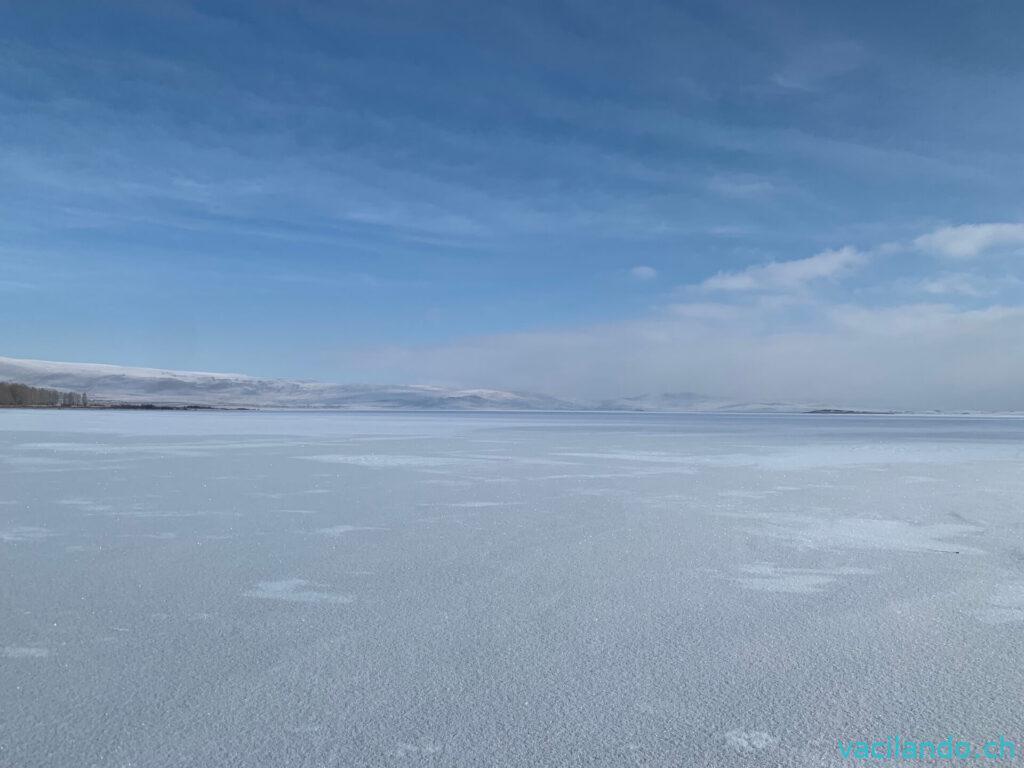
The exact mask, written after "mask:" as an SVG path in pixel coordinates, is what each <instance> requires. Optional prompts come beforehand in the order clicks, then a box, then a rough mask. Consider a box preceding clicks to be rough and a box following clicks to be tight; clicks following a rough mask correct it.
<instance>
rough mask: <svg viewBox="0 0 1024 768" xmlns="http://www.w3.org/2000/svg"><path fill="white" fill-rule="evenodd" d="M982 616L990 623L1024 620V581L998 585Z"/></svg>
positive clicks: (1008, 622)
mask: <svg viewBox="0 0 1024 768" xmlns="http://www.w3.org/2000/svg"><path fill="white" fill-rule="evenodd" d="M981 617H982V619H983V620H984V621H986V622H987V623H989V624H1010V623H1019V622H1024V582H1019V581H1018V582H1011V583H1008V584H1000V585H998V586H997V587H996V589H995V592H993V593H992V596H991V597H990V598H989V600H988V607H987V608H984V609H983V610H982V611H981Z"/></svg>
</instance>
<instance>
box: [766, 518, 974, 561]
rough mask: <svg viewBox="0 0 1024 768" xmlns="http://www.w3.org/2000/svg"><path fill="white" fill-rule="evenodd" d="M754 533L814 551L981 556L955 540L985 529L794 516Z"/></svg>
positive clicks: (872, 519) (777, 521) (894, 521)
mask: <svg viewBox="0 0 1024 768" xmlns="http://www.w3.org/2000/svg"><path fill="white" fill-rule="evenodd" d="M750 532H751V533H755V534H760V535H765V536H770V537H773V538H778V539H785V540H788V541H790V542H792V543H794V544H796V545H799V546H803V547H808V548H812V549H882V550H897V551H901V552H947V553H960V554H978V553H979V552H980V550H978V549H974V548H972V547H968V546H966V545H964V544H959V543H956V542H955V541H951V540H955V539H959V538H962V537H965V536H970V535H972V534H977V533H980V532H981V529H980V528H978V527H977V526H974V525H960V524H955V523H933V524H930V525H915V524H913V523H908V522H906V521H903V520H879V519H875V518H859V517H842V518H834V519H830V518H820V517H802V516H790V517H785V518H781V519H779V518H773V519H771V520H766V521H765V523H764V524H763V525H762V527H760V528H758V529H754V530H752V531H750Z"/></svg>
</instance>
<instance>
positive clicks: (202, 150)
mask: <svg viewBox="0 0 1024 768" xmlns="http://www.w3.org/2000/svg"><path fill="white" fill-rule="evenodd" d="M1022 29H1024V6H1022V5H1021V4H1020V3H1018V2H1000V1H999V0H990V1H988V2H984V3H973V2H936V0H931V1H930V2H901V3H891V2H886V3H874V2H849V3H821V2H800V3H794V2H789V3H787V2H776V3H750V2H714V3H711V2H701V3H696V2H694V3H660V2H644V3H627V2H609V1H608V0H588V1H587V2H556V1H554V0H545V1H544V2H536V3H534V2H515V3H489V2H479V1H477V2H453V1H452V0H447V1H446V2H438V3H431V2H390V1H388V0H374V2H345V3H322V2H290V3H280V4H267V3H260V2H238V3H225V2H194V3H187V2H158V1H153V2H146V3H130V2H123V3H121V2H98V3H88V4H85V3H73V2H66V3H61V2H46V3H24V2H0V62H2V66H3V72H4V77H3V78H2V79H0V110H2V113H0V114H2V120H0V179H2V184H0V206H2V211H3V214H2V216H0V322H2V323H3V326H4V327H5V328H6V329H8V332H7V333H5V334H4V344H3V345H2V348H0V354H4V355H8V356H13V357H34V358H42V359H57V360H77V361H95V362H112V363H121V364H128V365H147V366H160V367H168V368H185V369H201V370H232V371H243V372H247V373H252V374H257V375H271V376H297V377H308V378H320V379H328V380H335V381H403V382H433V383H447V384H459V385H468V386H495V387H514V388H521V389H537V390H544V391H549V392H553V393H555V394H561V395H566V396H582V397H605V396H615V395H624V394H638V393H641V392H649V391H703V392H710V393H713V394H715V393H720V394H724V395H728V396H735V397H757V398H781V399H800V398H803V399H820V400H828V401H834V400H842V401H844V402H847V401H849V402H852V401H856V402H857V403H865V404H879V405H892V406H917V407H993V408H1003V407H1024V363H1017V362H1016V360H1017V358H1024V354H1022V353H1024V288H1022V286H1024V283H1022V282H1021V278H1022V277H1024V276H1022V274H1021V272H1022V270H1021V263H1022V262H1021V256H1022V254H1024V223H1022V222H1024V146H1022V140H1021V135H1022V127H1024V49H1022V47H1021V45H1020V32H1021V30H1022Z"/></svg>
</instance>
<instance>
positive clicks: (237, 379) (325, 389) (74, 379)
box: [0, 357, 828, 413]
mask: <svg viewBox="0 0 1024 768" xmlns="http://www.w3.org/2000/svg"><path fill="white" fill-rule="evenodd" d="M0 381H7V382H17V383H20V384H26V385H29V386H33V387H46V388H49V389H55V390H61V391H65V392H76V393H84V394H85V395H87V396H88V399H89V401H90V402H92V403H94V404H97V405H102V404H105V403H106V404H111V403H122V404H136V405H138V404H153V405H158V406H208V407H220V408H337V409H350V410H465V411H471V410H509V411H511V410H528V411H565V410H580V411H593V410H604V411H637V412H640V411H678V412H684V411H685V412H702V413H803V412H808V411H813V410H821V411H824V410H827V409H828V407H827V406H822V405H806V404H792V403H777V402H767V403H744V402H737V401H732V400H725V399H722V398H713V397H707V396H704V395H699V394H694V393H691V392H680V393H665V394H650V395H640V396H637V397H623V398H616V399H611V400H603V401H599V402H574V401H570V400H564V399H560V398H556V397H551V396H549V395H541V394H535V393H529V392H510V391H506V390H499V389H456V388H450V387H437V386H429V385H420V384H405V385H396V384H383V385H373V384H329V383H324V382H318V381H305V380H300V379H267V378H258V377H254V376H246V375H243V374H237V373H206V372H199V371H173V370H164V369H159V368H134V367H127V366H119V365H106V364H101V363H61V362H52V361H47V360H25V359H18V358H12V357H0Z"/></svg>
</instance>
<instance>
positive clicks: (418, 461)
mask: <svg viewBox="0 0 1024 768" xmlns="http://www.w3.org/2000/svg"><path fill="white" fill-rule="evenodd" d="M296 458H299V459H306V460H307V461H320V462H323V463H325V464H354V465H356V466H359V467H385V468H387V467H446V466H451V465H452V464H461V463H464V460H460V459H446V458H441V457H438V456H394V455H385V454H367V455H363V456H356V455H348V454H341V453H331V454H323V455H320V456H297V457H296Z"/></svg>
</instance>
